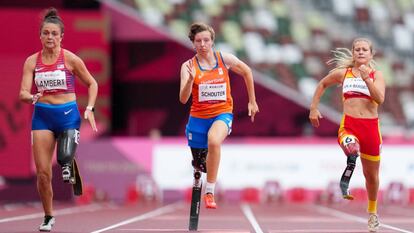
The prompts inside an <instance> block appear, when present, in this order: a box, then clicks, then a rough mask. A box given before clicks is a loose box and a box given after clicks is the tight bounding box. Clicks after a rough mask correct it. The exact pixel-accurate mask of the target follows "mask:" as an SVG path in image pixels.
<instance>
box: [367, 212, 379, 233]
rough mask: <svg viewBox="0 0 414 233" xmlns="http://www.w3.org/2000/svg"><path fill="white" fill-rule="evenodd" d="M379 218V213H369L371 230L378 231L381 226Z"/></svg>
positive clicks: (369, 228)
mask: <svg viewBox="0 0 414 233" xmlns="http://www.w3.org/2000/svg"><path fill="white" fill-rule="evenodd" d="M379 225H380V223H379V220H378V215H377V214H369V218H368V230H369V232H377V231H378V228H379Z"/></svg>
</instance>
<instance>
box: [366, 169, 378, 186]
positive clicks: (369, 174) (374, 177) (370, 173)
mask: <svg viewBox="0 0 414 233" xmlns="http://www.w3.org/2000/svg"><path fill="white" fill-rule="evenodd" d="M362 172H363V173H364V177H365V180H366V181H367V182H369V183H370V184H376V183H379V175H378V172H377V171H374V170H371V169H362Z"/></svg>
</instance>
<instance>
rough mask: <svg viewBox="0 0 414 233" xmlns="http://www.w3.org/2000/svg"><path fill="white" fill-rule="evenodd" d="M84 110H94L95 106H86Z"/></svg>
mask: <svg viewBox="0 0 414 233" xmlns="http://www.w3.org/2000/svg"><path fill="white" fill-rule="evenodd" d="M86 110H89V111H91V112H95V108H94V107H93V106H87V107H86Z"/></svg>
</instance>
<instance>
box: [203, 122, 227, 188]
mask: <svg viewBox="0 0 414 233" xmlns="http://www.w3.org/2000/svg"><path fill="white" fill-rule="evenodd" d="M228 130H229V129H228V127H227V125H226V123H224V122H223V121H221V120H218V121H215V122H214V123H213V125H211V128H210V130H209V131H208V153H207V182H209V183H215V182H216V181H217V173H218V168H219V165H220V157H221V144H222V143H223V141H224V139H226V137H227V135H228Z"/></svg>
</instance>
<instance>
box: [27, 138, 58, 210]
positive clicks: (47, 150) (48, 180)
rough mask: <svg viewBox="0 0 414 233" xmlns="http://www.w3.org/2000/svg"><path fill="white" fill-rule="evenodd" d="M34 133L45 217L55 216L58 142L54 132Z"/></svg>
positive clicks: (34, 154)
mask: <svg viewBox="0 0 414 233" xmlns="http://www.w3.org/2000/svg"><path fill="white" fill-rule="evenodd" d="M32 132H33V156H34V162H35V165H36V175H37V190H38V192H39V195H40V199H41V201H42V205H43V210H44V212H45V215H50V216H53V214H52V211H53V210H52V209H53V205H52V204H53V203H52V201H53V189H52V158H53V152H54V150H55V144H56V143H55V142H56V141H55V137H54V135H53V132H51V131H49V130H33V131H32Z"/></svg>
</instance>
